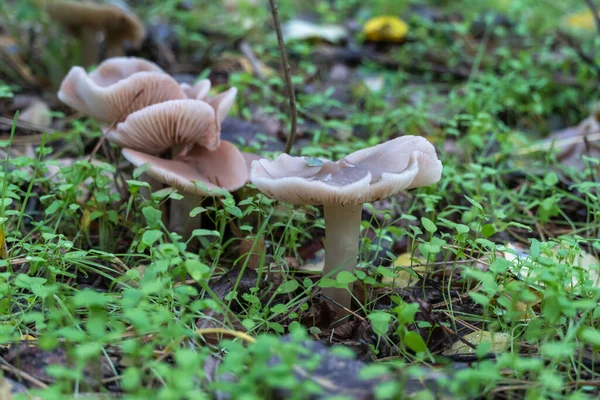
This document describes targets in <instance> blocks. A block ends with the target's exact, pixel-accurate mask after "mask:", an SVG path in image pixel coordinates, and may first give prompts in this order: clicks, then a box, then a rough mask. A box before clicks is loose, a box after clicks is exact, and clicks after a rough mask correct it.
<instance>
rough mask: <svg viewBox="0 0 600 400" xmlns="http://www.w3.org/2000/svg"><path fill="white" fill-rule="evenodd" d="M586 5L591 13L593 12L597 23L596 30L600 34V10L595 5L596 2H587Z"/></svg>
mask: <svg viewBox="0 0 600 400" xmlns="http://www.w3.org/2000/svg"><path fill="white" fill-rule="evenodd" d="M585 4H587V6H588V7H589V9H590V11H591V12H592V16H593V17H594V22H595V23H596V29H597V30H598V33H600V17H599V16H598V8H597V7H596V5H595V4H594V0H585Z"/></svg>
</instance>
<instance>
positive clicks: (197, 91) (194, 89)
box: [181, 79, 211, 100]
mask: <svg viewBox="0 0 600 400" xmlns="http://www.w3.org/2000/svg"><path fill="white" fill-rule="evenodd" d="M210 86H211V84H210V80H209V79H202V80H199V81H198V82H196V83H195V84H194V85H193V86H190V85H188V84H187V83H182V84H181V89H182V90H183V92H184V93H185V95H186V96H187V97H188V99H195V100H206V97H207V96H208V93H209V92H210Z"/></svg>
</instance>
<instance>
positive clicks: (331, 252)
mask: <svg viewBox="0 0 600 400" xmlns="http://www.w3.org/2000/svg"><path fill="white" fill-rule="evenodd" d="M441 173H442V163H441V162H440V161H439V160H438V158H437V155H436V152H435V149H434V147H433V146H432V145H431V143H429V142H428V141H427V140H426V139H424V138H422V137H417V136H404V137H400V138H397V139H394V140H390V141H388V142H385V143H382V144H379V145H377V146H374V147H370V148H367V149H363V150H360V151H357V152H354V153H352V154H350V155H348V156H346V157H345V158H343V159H342V160H340V161H337V162H332V161H328V160H315V159H310V158H305V157H290V156H288V155H286V154H282V155H280V156H279V157H277V158H276V159H275V160H274V161H271V160H267V159H262V160H258V161H254V162H253V163H252V169H251V171H250V180H251V181H252V183H254V185H256V187H257V188H258V189H259V190H260V191H261V192H263V193H264V194H266V195H267V196H269V197H271V198H273V199H276V200H281V201H284V202H287V203H291V204H297V205H305V204H315V205H319V204H320V205H323V211H324V218H325V229H326V242H325V254H326V255H325V269H324V271H323V272H324V274H326V275H332V277H333V278H334V279H335V277H336V276H337V274H339V272H341V271H349V272H353V271H354V269H355V268H356V264H357V260H358V252H359V233H360V219H361V218H360V217H361V210H362V204H363V203H366V202H371V201H376V200H381V199H384V198H387V197H389V196H392V195H394V194H396V193H397V192H399V191H401V190H406V189H411V188H415V187H419V186H427V185H431V184H433V183H435V182H437V181H438V180H439V179H440V177H441ZM324 294H325V295H328V296H329V297H331V298H332V299H333V300H334V301H335V302H337V303H339V304H340V305H341V306H343V307H345V308H347V309H350V308H351V299H352V297H351V288H349V290H345V289H338V288H327V289H325V290H324Z"/></svg>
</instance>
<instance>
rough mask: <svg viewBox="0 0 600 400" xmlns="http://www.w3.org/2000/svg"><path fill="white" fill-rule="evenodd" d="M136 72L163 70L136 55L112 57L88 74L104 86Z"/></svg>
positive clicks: (161, 71)
mask: <svg viewBox="0 0 600 400" xmlns="http://www.w3.org/2000/svg"><path fill="white" fill-rule="evenodd" d="M138 72H160V73H163V74H166V72H165V71H163V69H162V68H161V67H159V66H158V65H156V64H155V63H153V62H151V61H148V60H145V59H143V58H138V57H112V58H109V59H107V60H105V61H104V62H102V63H101V64H100V65H98V68H96V69H95V70H94V71H93V72H91V73H90V74H89V77H90V79H91V80H92V81H94V82H95V83H96V84H97V85H98V86H102V87H106V86H110V85H114V84H115V83H117V82H119V81H121V80H123V79H126V78H129V77H130V76H131V75H133V74H136V73H138Z"/></svg>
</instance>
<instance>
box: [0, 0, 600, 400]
mask: <svg viewBox="0 0 600 400" xmlns="http://www.w3.org/2000/svg"><path fill="white" fill-rule="evenodd" d="M206 3H209V4H206ZM255 3H256V4H255ZM268 3H269V2H267V1H264V2H255V1H252V0H245V1H244V0H237V1H235V0H229V1H224V2H223V4H221V2H203V1H176V0H166V1H156V2H151V1H131V2H129V6H130V7H131V9H132V12H135V13H136V14H137V15H138V16H139V18H140V20H141V21H142V22H143V24H144V26H145V31H146V35H145V39H144V40H143V41H141V42H140V43H139V46H133V45H130V44H127V45H126V47H125V50H126V54H127V55H128V56H134V57H140V58H143V59H146V60H148V61H151V62H154V63H156V64H157V65H158V66H160V67H161V68H162V69H163V70H164V71H165V72H166V73H168V74H170V75H171V76H172V77H173V78H174V79H176V80H177V82H179V83H187V84H193V83H194V82H197V81H198V80H200V79H209V80H210V82H211V85H212V91H211V94H212V95H214V94H216V93H219V92H223V91H225V90H227V89H228V88H230V87H235V88H237V91H238V92H237V97H236V99H235V102H234V104H233V106H232V108H231V110H230V111H229V113H228V116H227V118H226V119H225V120H224V121H223V124H222V126H221V139H223V140H227V141H229V142H231V143H233V144H235V146H236V147H237V148H238V149H239V150H241V151H243V152H245V153H252V154H256V155H257V156H260V157H266V158H271V159H273V158H274V157H276V156H278V155H279V154H281V153H282V152H283V151H284V148H285V146H286V143H287V141H288V136H289V134H290V129H291V128H290V126H291V121H290V119H291V115H292V112H291V109H290V106H289V96H288V94H287V91H286V79H285V75H284V73H283V69H282V67H281V56H280V49H279V46H278V42H277V37H276V34H275V28H274V24H273V16H272V14H271V10H270V8H269V4H268ZM277 3H278V6H279V18H280V20H281V24H282V31H283V38H284V39H285V46H286V49H287V54H288V58H289V63H290V66H291V76H292V79H291V80H292V83H293V87H294V93H295V98H296V113H297V137H296V140H295V142H294V143H293V147H292V150H291V155H293V156H306V157H309V159H311V160H314V159H331V160H339V159H342V158H343V157H345V156H347V155H348V154H350V153H352V152H354V151H357V150H360V149H363V148H367V147H370V146H374V145H377V144H379V143H383V142H385V141H388V140H392V139H394V138H397V137H400V136H404V135H415V136H422V137H425V138H426V139H427V140H428V141H429V142H431V143H432V144H433V146H434V147H435V148H436V151H437V155H438V157H439V159H440V160H441V161H442V163H443V171H442V176H441V179H440V180H439V182H437V183H435V184H433V185H429V186H425V187H420V188H416V189H413V190H410V191H401V192H400V193H398V194H395V195H393V196H391V197H389V198H387V199H384V200H380V201H376V202H372V203H365V204H364V205H363V208H362V220H361V234H360V244H357V245H359V246H360V252H359V260H358V266H357V268H356V269H355V270H354V271H353V272H352V273H346V274H343V275H342V274H340V275H338V276H337V278H335V279H331V276H330V277H323V265H324V259H325V257H324V254H325V252H324V248H323V247H324V239H325V226H324V219H323V208H322V207H321V206H318V205H302V206H294V205H290V204H287V203H285V202H279V201H274V200H271V199H269V198H268V197H267V196H265V195H263V194H262V193H261V192H260V191H258V190H257V189H256V187H254V186H253V185H252V184H251V183H248V184H247V185H246V186H244V187H243V188H241V189H239V190H235V191H231V193H229V192H217V193H215V195H214V196H206V197H204V198H201V197H199V196H196V197H193V198H192V197H190V195H189V194H188V193H184V192H182V191H177V190H176V189H174V188H172V187H169V186H168V185H164V186H163V187H156V185H150V184H149V183H148V182H149V180H148V179H147V178H146V174H145V172H146V168H147V167H138V168H135V167H134V166H132V165H131V164H130V163H129V162H128V161H127V160H126V159H124V158H123V157H122V156H121V149H120V148H119V147H118V146H117V145H116V144H115V143H111V142H109V141H104V140H102V139H101V138H102V136H103V133H102V132H103V131H102V128H103V127H104V129H106V124H104V125H103V124H102V123H101V122H99V121H97V120H95V119H93V118H91V117H90V116H88V115H85V113H82V112H78V111H77V110H75V109H73V108H71V107H69V106H67V105H66V104H64V103H62V102H61V101H60V100H59V99H58V97H57V91H58V89H59V86H60V84H61V81H62V80H63V78H64V77H65V76H66V74H67V73H68V71H69V69H70V68H71V67H74V66H77V65H81V64H82V63H83V57H84V53H85V52H86V51H85V50H86V49H85V48H83V47H84V46H82V43H81V42H80V40H79V39H78V38H77V37H74V36H73V35H71V34H69V32H67V31H66V30H65V29H63V28H62V27H61V26H59V25H58V24H57V23H56V22H55V21H53V20H52V19H51V18H50V17H49V16H48V15H47V14H46V12H45V10H44V8H43V7H42V8H40V6H39V2H38V1H34V0H15V1H10V0H9V1H6V2H3V4H1V5H0V155H1V156H0V160H2V162H1V167H0V198H1V201H0V369H2V371H3V374H4V378H3V380H2V381H1V384H0V399H11V398H15V399H17V398H44V399H65V398H71V397H82V396H84V395H85V398H125V399H149V398H157V399H208V398H214V399H228V398H231V399H245V400H246V399H270V398H272V399H277V398H286V399H308V398H319V399H325V398H336V399H341V398H347V399H371V398H374V399H397V398H418V399H430V398H431V399H434V398H447V399H456V398H473V399H475V398H493V399H496V398H497V399H504V398H506V399H519V398H527V399H543V398H553V399H562V398H568V399H585V398H597V396H600V357H599V364H598V366H596V357H597V350H598V348H600V307H598V302H599V301H600V278H599V274H598V270H599V269H600V261H599V260H600V258H599V254H600V201H599V195H600V193H599V192H600V178H599V176H600V129H599V128H600V122H599V121H600V106H599V105H598V104H597V103H596V101H597V100H598V99H599V98H600V97H599V96H600V87H599V85H598V79H599V78H600V21H598V20H597V19H595V18H594V17H593V14H592V11H594V9H595V7H594V3H593V0H589V1H581V2H575V1H550V0H544V1H539V0H512V1H509V0H504V1H503V0H496V1H488V2H472V1H468V0H464V1H462V0H461V1H454V2H427V1H416V0H414V1H401V2H400V1H395V0H387V1H386V0H378V1H373V2H362V1H358V0H348V1H327V0H311V1H307V2H293V1H288V0H286V1H278V2H277ZM296 3H302V4H301V5H299V4H296ZM433 3H436V4H438V5H435V6H434V5H431V4H433ZM473 3H480V4H477V5H473ZM439 4H441V5H439ZM590 10H592V11H590ZM378 16H386V17H387V18H385V19H383V20H376V19H375V20H373V18H375V17H378ZM597 23H598V24H597ZM71 33H73V32H71ZM105 47H106V46H104V47H103V45H101V46H100V47H99V49H98V52H97V55H98V56H99V57H100V58H98V60H97V61H98V62H100V60H101V57H102V56H103V54H105V53H106V49H105ZM92 70H93V67H92V66H90V67H89V68H88V71H92ZM144 90H149V89H144ZM138 95H139V94H138ZM99 143H102V145H101V146H100V145H99ZM190 199H192V200H190ZM194 199H195V200H194ZM190 201H192V202H193V204H192V207H191V208H190V210H189V211H190V213H189V216H188V215H185V218H184V221H185V222H186V223H189V224H194V226H198V227H199V228H198V229H196V230H194V231H193V232H192V234H191V235H189V237H187V236H186V234H179V233H176V232H174V230H175V231H177V229H172V228H173V225H172V223H170V220H169V218H172V215H173V210H178V209H180V208H181V207H184V204H188V205H189V204H190ZM175 228H177V227H175ZM180 233H181V232H180ZM334 277H335V276H334ZM332 286H335V287H336V288H337V289H338V290H341V291H349V292H350V293H352V297H353V301H352V305H351V307H350V308H346V309H342V308H340V307H339V305H338V304H336V303H335V302H333V301H332V299H331V298H330V297H328V296H325V295H324V293H323V292H324V289H331V287H332Z"/></svg>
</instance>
